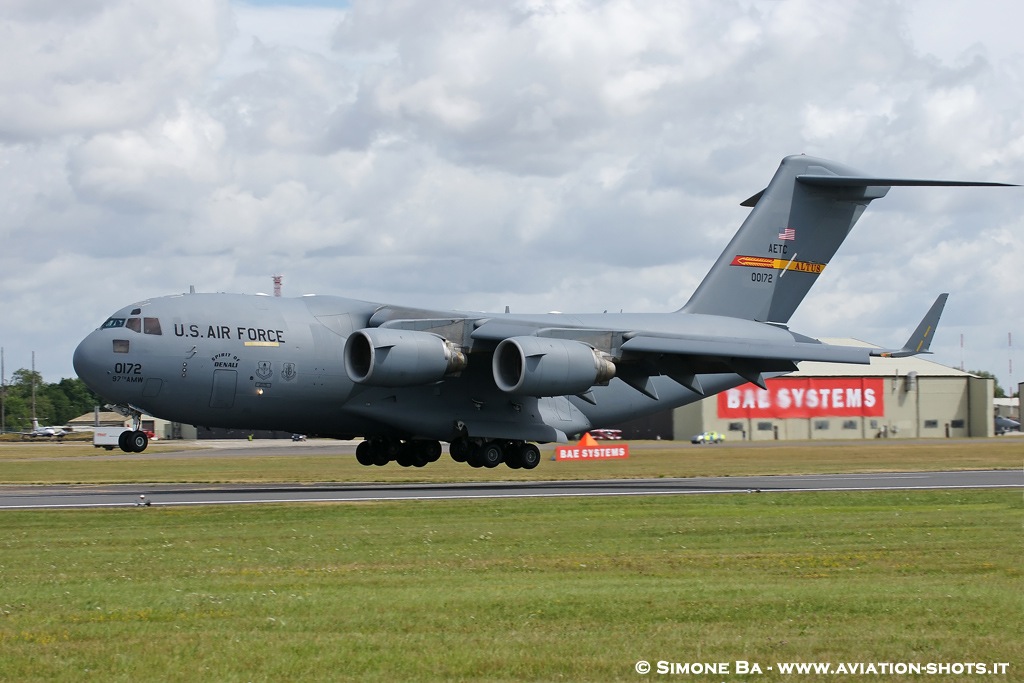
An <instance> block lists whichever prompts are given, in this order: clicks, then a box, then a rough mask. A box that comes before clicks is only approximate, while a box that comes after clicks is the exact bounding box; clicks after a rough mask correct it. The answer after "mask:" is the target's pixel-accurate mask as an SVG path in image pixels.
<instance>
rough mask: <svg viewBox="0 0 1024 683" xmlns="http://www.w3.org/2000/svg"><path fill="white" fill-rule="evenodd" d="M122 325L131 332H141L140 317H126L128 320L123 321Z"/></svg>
mask: <svg viewBox="0 0 1024 683" xmlns="http://www.w3.org/2000/svg"><path fill="white" fill-rule="evenodd" d="M124 326H125V327H127V328H128V329H129V330H131V331H132V332H142V319H141V318H128V320H126V321H125V323H124Z"/></svg>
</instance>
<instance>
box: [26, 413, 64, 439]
mask: <svg viewBox="0 0 1024 683" xmlns="http://www.w3.org/2000/svg"><path fill="white" fill-rule="evenodd" d="M66 435H67V432H66V431H65V430H64V428H63V427H54V426H42V425H40V424H39V420H37V419H36V418H34V417H33V418H32V430H31V431H28V432H22V433H21V440H22V441H25V440H26V439H53V438H56V439H57V440H58V441H60V440H61V439H63V438H64V437H65V436H66Z"/></svg>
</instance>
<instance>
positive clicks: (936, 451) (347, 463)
mask: <svg viewBox="0 0 1024 683" xmlns="http://www.w3.org/2000/svg"><path fill="white" fill-rule="evenodd" d="M7 448H12V447H0V483H7V484H69V483H83V484H98V483H134V482H196V483H228V482H240V483H241V482H254V483H259V482H281V481H290V482H303V483H310V482H337V481H343V482H468V481H536V480H569V479H618V478H634V479H635V478H656V477H694V476H740V475H752V474H822V473H836V472H894V471H923V470H962V469H1019V468H1020V467H1022V466H1024V440H1017V439H978V440H971V441H958V442H945V441H935V442H920V441H918V442H912V443H900V442H857V443H853V444H836V443H829V444H814V443H781V444H779V445H777V446H776V445H772V446H757V447H748V446H743V445H740V446H730V445H723V446H713V447H712V446H692V445H690V444H685V443H679V442H671V443H666V442H641V443H638V444H635V448H634V449H633V451H632V454H631V456H630V458H629V459H628V460H609V461H603V462H602V461H593V462H555V461H551V460H550V457H551V453H552V452H553V449H552V448H551V447H547V449H546V450H545V456H544V457H545V460H544V461H542V462H541V464H540V466H539V467H537V468H536V469H534V470H529V471H524V470H510V469H509V468H507V467H505V466H500V467H497V468H495V469H473V468H471V467H469V466H468V465H465V464H462V463H456V462H453V461H452V460H451V459H450V458H449V456H448V455H447V454H445V455H442V456H441V459H440V460H439V461H438V462H436V463H431V464H430V465H428V466H426V467H424V468H403V467H399V466H398V464H397V463H391V464H389V465H387V466H386V467H363V466H362V465H360V464H359V463H357V462H356V460H355V457H354V456H353V455H352V454H351V452H350V451H351V447H349V449H348V450H349V452H343V451H342V449H340V448H339V449H338V451H336V452H332V451H331V450H330V449H329V448H322V447H314V448H310V449H308V451H304V450H302V449H301V448H293V449H289V452H288V454H287V455H279V456H247V455H245V451H244V450H241V451H237V452H232V453H231V454H225V453H224V452H223V451H222V450H219V449H211V450H202V451H192V452H187V453H184V454H182V453H176V452H174V451H173V450H154V451H153V452H149V451H147V452H146V453H144V454H133V455H119V456H115V457H110V456H108V455H106V451H102V452H101V453H103V454H104V456H103V457H92V458H90V457H87V456H86V455H82V454H81V453H79V452H78V451H72V450H70V449H75V448H77V449H79V451H82V452H84V453H86V454H88V453H90V452H95V451H88V450H86V449H87V447H86V446H73V445H71V444H59V445H56V444H55V445H53V446H51V448H49V449H47V448H45V447H42V446H41V445H33V446H31V447H29V448H28V449H27V452H26V450H24V449H23V450H18V451H13V452H6V451H7ZM160 448H161V449H171V448H173V447H172V446H171V445H169V444H161V446H160Z"/></svg>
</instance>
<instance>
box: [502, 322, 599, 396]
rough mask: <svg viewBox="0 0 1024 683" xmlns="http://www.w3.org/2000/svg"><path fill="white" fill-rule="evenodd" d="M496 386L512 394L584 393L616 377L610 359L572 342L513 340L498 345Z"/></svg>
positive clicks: (576, 342)
mask: <svg viewBox="0 0 1024 683" xmlns="http://www.w3.org/2000/svg"><path fill="white" fill-rule="evenodd" d="M491 368H492V370H493V371H494V383H495V384H497V385H498V388H499V389H501V390H502V391H504V392H506V393H509V394H519V395H522V396H565V395H568V394H582V393H584V392H586V391H587V390H589V389H590V387H592V386H594V385H595V384H600V383H603V382H607V381H608V380H610V379H611V378H612V377H614V376H615V364H614V363H612V362H611V360H610V358H609V356H607V355H606V354H603V353H601V352H600V351H597V350H596V349H593V348H591V347H590V346H588V345H587V344H584V343H582V342H578V341H572V340H569V339H551V338H546V337H510V338H509V339H506V340H504V341H502V342H501V343H500V344H498V347H497V348H496V349H495V350H494V360H493V361H492V362H491Z"/></svg>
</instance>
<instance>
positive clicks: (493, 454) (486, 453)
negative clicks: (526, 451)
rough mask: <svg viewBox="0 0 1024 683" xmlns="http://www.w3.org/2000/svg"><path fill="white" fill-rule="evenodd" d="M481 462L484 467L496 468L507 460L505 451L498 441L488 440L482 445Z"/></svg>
mask: <svg viewBox="0 0 1024 683" xmlns="http://www.w3.org/2000/svg"><path fill="white" fill-rule="evenodd" d="M479 458H480V462H481V463H482V464H483V466H484V467H487V468H494V467H497V466H498V465H500V464H501V463H502V462H503V461H504V460H505V453H504V452H503V451H502V449H501V444H500V443H498V442H497V441H488V442H487V443H485V444H484V445H483V446H481V447H480V455H479Z"/></svg>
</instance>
